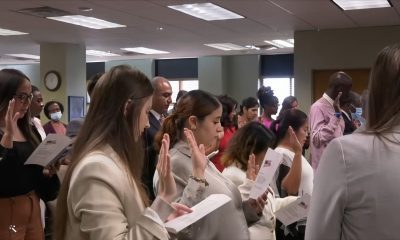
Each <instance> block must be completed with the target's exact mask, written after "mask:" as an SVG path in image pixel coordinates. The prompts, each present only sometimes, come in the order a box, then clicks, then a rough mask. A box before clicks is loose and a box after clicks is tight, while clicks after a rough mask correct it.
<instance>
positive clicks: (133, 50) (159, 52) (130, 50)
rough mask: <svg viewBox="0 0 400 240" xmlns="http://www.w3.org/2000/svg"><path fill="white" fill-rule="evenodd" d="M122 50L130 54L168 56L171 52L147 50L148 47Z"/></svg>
mask: <svg viewBox="0 0 400 240" xmlns="http://www.w3.org/2000/svg"><path fill="white" fill-rule="evenodd" d="M121 49H122V50H125V51H129V52H137V53H141V54H168V53H169V52H166V51H160V50H156V49H151V48H146V47H134V48H121Z"/></svg>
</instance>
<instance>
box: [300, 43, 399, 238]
mask: <svg viewBox="0 0 400 240" xmlns="http://www.w3.org/2000/svg"><path fill="white" fill-rule="evenodd" d="M399 76H400V45H399V44H395V45H392V46H388V47H385V48H384V49H383V50H382V51H381V52H380V53H379V54H378V57H377V59H376V61H375V64H374V66H373V68H372V70H371V75H370V80H369V99H368V109H367V124H366V127H365V129H364V130H357V131H356V132H355V133H353V134H351V135H347V136H344V137H341V138H338V139H335V140H333V141H332V142H331V143H330V144H329V145H328V147H327V148H326V150H325V152H324V153H323V155H322V158H321V162H320V165H319V167H318V170H317V172H316V176H315V183H314V191H313V196H312V199H311V206H310V212H309V215H308V222H307V228H306V239H310V240H314V239H315V240H319V239H328V240H329V239H387V240H389V239H399V238H400V235H399V233H398V231H397V230H398V229H399V228H400V221H399V216H400V208H398V207H397V206H398V205H399V202H400V191H398V189H399V183H400V174H399V172H400V78H399Z"/></svg>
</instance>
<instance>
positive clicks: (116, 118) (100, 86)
mask: <svg viewBox="0 0 400 240" xmlns="http://www.w3.org/2000/svg"><path fill="white" fill-rule="evenodd" d="M152 94H153V87H152V85H151V83H150V80H149V79H148V78H147V77H146V76H145V75H144V74H143V73H141V72H140V71H138V70H135V69H132V68H130V67H129V66H125V65H121V66H115V67H113V68H112V69H111V70H110V71H109V72H108V73H105V74H104V75H103V76H102V77H101V78H100V80H99V82H98V83H97V84H96V86H95V87H94V91H93V94H92V101H91V104H90V109H89V111H88V114H87V116H86V119H85V121H84V124H83V126H82V128H81V130H80V133H79V134H78V137H77V139H76V141H75V143H74V149H73V153H72V156H71V164H70V166H69V168H68V171H67V173H66V175H65V178H64V181H63V184H62V186H61V190H60V194H59V197H58V202H57V213H56V222H55V232H56V239H57V240H62V239H64V235H65V227H66V221H67V217H68V208H67V196H68V190H69V185H70V181H71V176H72V173H73V171H74V169H75V167H76V166H77V165H78V163H79V162H80V161H81V160H82V159H83V158H84V156H85V155H87V154H88V153H90V152H92V151H94V150H96V149H100V148H102V147H103V146H106V145H109V146H111V148H112V149H113V150H114V151H115V152H116V153H117V155H118V156H119V158H120V159H121V161H122V164H124V165H125V167H126V171H127V173H128V174H129V175H130V177H131V178H132V180H133V181H135V182H136V183H137V185H138V188H139V191H140V194H141V198H142V199H143V202H144V203H145V205H148V199H147V197H146V194H145V192H144V189H143V187H142V185H141V184H139V183H140V182H141V181H140V177H141V172H142V166H143V157H144V153H143V144H142V142H141V138H140V137H139V135H140V129H139V118H140V117H139V116H140V113H141V110H142V108H143V106H144V104H145V102H146V101H147V100H148V98H149V97H150V96H151V95H152ZM126 104H128V105H126ZM125 106H127V114H126V115H125V114H124V109H125Z"/></svg>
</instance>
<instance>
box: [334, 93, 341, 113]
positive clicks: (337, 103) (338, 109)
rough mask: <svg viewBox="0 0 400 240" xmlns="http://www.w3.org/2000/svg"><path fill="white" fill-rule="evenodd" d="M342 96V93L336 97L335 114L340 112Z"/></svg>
mask: <svg viewBox="0 0 400 240" xmlns="http://www.w3.org/2000/svg"><path fill="white" fill-rule="evenodd" d="M341 96H342V92H339V94H338V95H337V96H336V98H335V101H334V102H333V107H334V108H335V112H340V97H341Z"/></svg>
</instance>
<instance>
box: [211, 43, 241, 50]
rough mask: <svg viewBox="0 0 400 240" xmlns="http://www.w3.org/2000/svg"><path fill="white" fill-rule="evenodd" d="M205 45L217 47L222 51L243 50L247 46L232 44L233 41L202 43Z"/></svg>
mask: <svg viewBox="0 0 400 240" xmlns="http://www.w3.org/2000/svg"><path fill="white" fill-rule="evenodd" d="M204 45H206V46H207V47H212V48H217V49H220V50H224V51H232V50H245V49H247V48H245V47H242V46H239V45H236V44H233V43H209V44H204Z"/></svg>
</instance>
